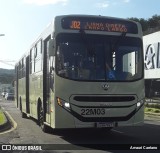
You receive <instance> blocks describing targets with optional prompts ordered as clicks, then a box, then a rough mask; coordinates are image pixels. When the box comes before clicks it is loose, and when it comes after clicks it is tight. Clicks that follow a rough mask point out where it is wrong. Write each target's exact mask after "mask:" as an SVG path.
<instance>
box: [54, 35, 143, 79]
mask: <svg viewBox="0 0 160 153" xmlns="http://www.w3.org/2000/svg"><path fill="white" fill-rule="evenodd" d="M56 39H57V41H56V42H57V51H56V73H57V75H59V76H60V77H64V78H68V79H72V80H79V81H134V80H137V79H140V78H142V75H143V64H142V61H143V55H142V40H141V39H140V38H135V37H127V36H124V37H122V36H121V35H119V36H117V35H115V36H111V35H93V34H85V36H82V35H81V33H79V34H69V33H67V34H66V33H65V34H63V33H62V34H59V35H58V36H57V38H56Z"/></svg>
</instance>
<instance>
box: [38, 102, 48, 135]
mask: <svg viewBox="0 0 160 153" xmlns="http://www.w3.org/2000/svg"><path fill="white" fill-rule="evenodd" d="M38 125H39V126H40V127H41V129H42V131H43V132H47V131H48V127H47V125H45V124H44V113H43V108H42V105H39V107H38Z"/></svg>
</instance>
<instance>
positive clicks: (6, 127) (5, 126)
mask: <svg viewBox="0 0 160 153" xmlns="http://www.w3.org/2000/svg"><path fill="white" fill-rule="evenodd" d="M3 114H4V116H5V122H4V123H3V124H1V125H0V133H1V132H4V131H7V130H9V129H11V124H10V122H9V120H8V116H7V115H6V112H3Z"/></svg>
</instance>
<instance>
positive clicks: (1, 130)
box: [0, 111, 17, 135]
mask: <svg viewBox="0 0 160 153" xmlns="http://www.w3.org/2000/svg"><path fill="white" fill-rule="evenodd" d="M3 113H4V115H5V118H6V121H5V123H4V124H2V125H0V135H1V134H5V133H8V132H11V131H13V130H14V129H16V128H17V123H16V122H15V121H14V120H13V118H12V117H11V115H10V114H9V113H8V112H7V111H4V112H3Z"/></svg>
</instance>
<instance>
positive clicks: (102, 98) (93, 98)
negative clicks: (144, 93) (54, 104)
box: [73, 96, 135, 102]
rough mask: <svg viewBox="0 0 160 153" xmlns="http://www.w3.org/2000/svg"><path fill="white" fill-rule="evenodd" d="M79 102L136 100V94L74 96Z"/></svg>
mask: <svg viewBox="0 0 160 153" xmlns="http://www.w3.org/2000/svg"><path fill="white" fill-rule="evenodd" d="M73 99H74V100H75V101H79V102H125V101H134V100H135V97H134V96H75V97H74V98H73Z"/></svg>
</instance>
